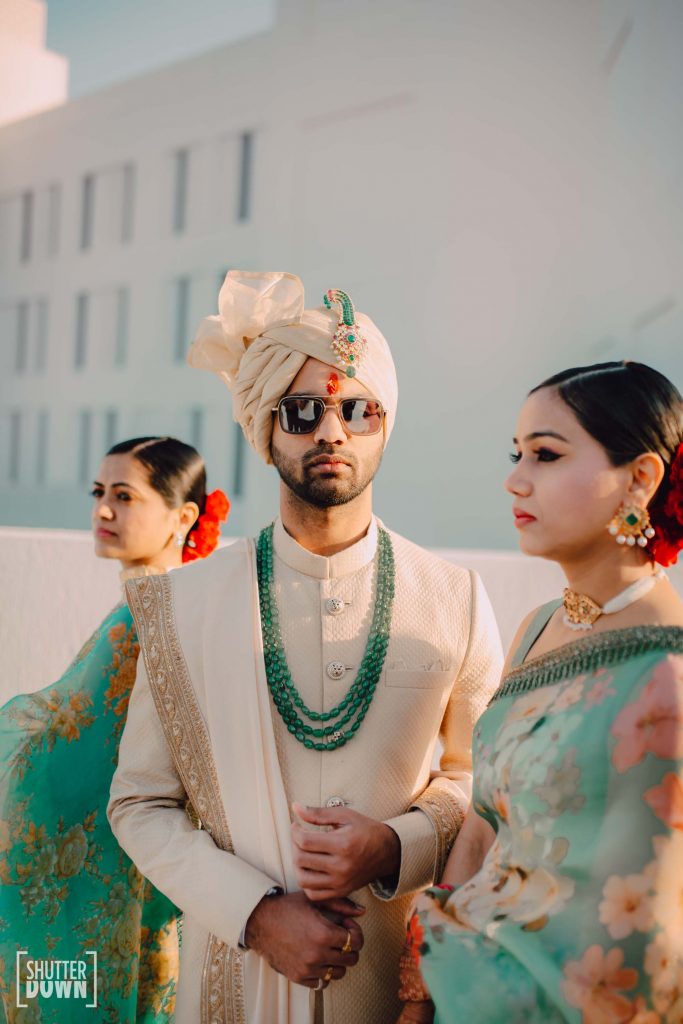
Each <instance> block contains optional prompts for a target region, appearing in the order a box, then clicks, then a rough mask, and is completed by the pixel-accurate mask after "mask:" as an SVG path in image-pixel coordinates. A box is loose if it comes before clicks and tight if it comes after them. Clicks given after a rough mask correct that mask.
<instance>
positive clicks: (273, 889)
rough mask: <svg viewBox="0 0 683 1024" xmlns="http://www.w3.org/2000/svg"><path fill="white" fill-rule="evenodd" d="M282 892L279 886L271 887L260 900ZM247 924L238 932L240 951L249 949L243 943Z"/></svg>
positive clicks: (280, 894)
mask: <svg viewBox="0 0 683 1024" xmlns="http://www.w3.org/2000/svg"><path fill="white" fill-rule="evenodd" d="M284 891H285V890H284V889H283V888H282V886H281V885H271V887H270V889H268V890H267V892H264V894H263V896H262V897H261V899H265V898H266V897H267V896H282V895H283V893H284ZM259 902H260V901H259ZM247 924H248V921H247ZM247 924H245V925H244V928H243V929H242V931H241V932H240V937H239V947H240V949H249V946H247V944H246V942H245V941H244V940H245V938H246V934H247Z"/></svg>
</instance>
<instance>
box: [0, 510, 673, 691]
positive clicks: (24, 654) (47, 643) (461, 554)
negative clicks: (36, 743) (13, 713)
mask: <svg viewBox="0 0 683 1024" xmlns="http://www.w3.org/2000/svg"><path fill="white" fill-rule="evenodd" d="M439 554H440V555H442V556H443V557H445V558H448V559H449V560H450V561H453V562H455V563H457V564H458V565H462V566H465V567H467V568H472V569H476V570H477V572H479V573H481V576H482V578H483V580H484V584H485V586H486V588H487V590H488V593H489V596H490V598H491V601H492V604H493V607H494V610H495V613H496V617H497V619H498V624H499V627H500V631H501V636H502V639H503V644H504V646H505V647H506V648H507V646H508V645H509V643H510V641H511V639H512V637H513V635H514V632H515V630H516V629H517V626H518V625H519V622H520V620H521V619H522V617H523V616H524V615H525V614H526V613H527V612H528V611H530V610H531V609H532V608H533V607H535V606H537V605H539V604H542V603H543V602H544V601H549V600H551V599H552V598H554V597H556V596H558V595H559V594H560V593H561V589H562V574H561V572H560V570H559V569H558V567H557V566H556V565H555V564H554V563H551V562H543V561H541V560H539V559H531V558H526V557H524V556H523V555H520V554H517V553H516V552H512V551H470V550H452V549H451V550H441V551H439ZM118 569H119V565H118V562H108V561H105V560H103V559H97V558H95V557H94V555H93V552H92V540H91V537H90V534H89V533H87V532H86V531H79V530H31V529H8V528H4V529H0V573H1V577H2V584H3V585H2V588H0V651H1V652H2V668H1V670H0V704H2V703H4V702H5V701H6V700H9V698H10V697H12V696H14V695H15V694H17V693H26V692H30V691H33V690H38V689H42V688H43V687H44V686H47V685H49V684H50V683H51V682H54V681H55V680H56V679H58V678H59V676H60V675H61V674H62V673H63V671H64V669H65V668H66V667H67V665H68V664H69V662H70V661H71V659H72V658H73V657H74V655H75V654H76V653H77V651H78V649H79V648H80V646H81V644H83V643H84V642H85V640H87V638H88V636H89V635H90V634H91V632H92V631H93V630H94V629H95V627H96V626H97V625H98V624H99V623H100V622H101V621H102V619H103V618H104V617H105V615H106V614H107V613H108V612H109V611H110V609H111V608H112V607H113V606H114V605H115V604H116V602H117V601H118V600H119V599H120V596H121V591H120V586H119V579H118ZM670 575H671V578H672V580H673V581H674V582H675V584H676V586H677V587H678V589H679V591H680V592H681V594H682V595H683V566H681V567H676V568H674V569H672V570H670Z"/></svg>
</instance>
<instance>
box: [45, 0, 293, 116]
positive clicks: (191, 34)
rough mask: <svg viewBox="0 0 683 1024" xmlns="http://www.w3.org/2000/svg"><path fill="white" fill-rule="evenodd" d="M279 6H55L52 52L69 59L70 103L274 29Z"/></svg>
mask: <svg viewBox="0 0 683 1024" xmlns="http://www.w3.org/2000/svg"><path fill="white" fill-rule="evenodd" d="M275 6H276V0H48V3H47V13H48V22H47V45H48V48H49V49H51V50H55V51H56V52H57V53H61V54H63V55H64V56H65V57H68V58H69V62H70V73H69V79H70V82H69V96H70V97H72V98H73V97H76V96H83V95H84V94H86V93H89V92H95V91H96V90H97V89H102V88H104V87H105V86H107V85H111V84H112V83H114V82H118V81H121V80H123V79H126V78H130V77H132V76H134V75H140V74H145V73H146V72H148V71H152V70H155V69H156V68H159V67H163V66H164V65H165V64H173V63H175V62H176V61H178V60H183V59H185V58H188V57H193V56H195V55H196V54H198V53H203V52H204V51H205V50H210V49H213V48H215V47H217V46H221V45H223V44H224V43H229V42H234V41H236V40H238V39H243V38H244V37H245V36H249V35H252V34H254V33H256V32H261V31H263V30H265V29H268V28H269V27H270V26H271V25H272V23H273V19H274V11H275Z"/></svg>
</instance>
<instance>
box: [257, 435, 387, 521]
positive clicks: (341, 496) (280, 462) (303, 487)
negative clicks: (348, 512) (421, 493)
mask: <svg viewBox="0 0 683 1024" xmlns="http://www.w3.org/2000/svg"><path fill="white" fill-rule="evenodd" d="M321 455H330V456H333V457H339V458H343V459H344V461H345V462H347V463H348V465H349V467H350V470H351V471H350V472H347V471H342V472H344V476H343V477H340V476H338V475H337V474H334V476H332V474H328V475H325V474H323V473H316V474H315V475H312V473H311V470H312V468H313V467H312V462H313V460H314V459H316V458H319V457H320V456H321ZM382 455H383V450H382V449H381V448H380V450H379V451H378V453H377V456H376V458H374V459H373V460H372V462H369V463H367V464H365V465H363V466H361V465H359V463H358V459H357V458H356V457H355V456H354V455H351V454H350V453H347V452H344V455H343V456H341V455H340V453H339V452H338V451H337V449H336V448H335V446H334V445H319V446H318V447H317V448H313V449H311V451H308V452H306V454H305V455H304V456H303V458H301V459H292V458H290V457H289V456H287V455H285V454H284V452H282V451H280V450H279V449H278V448H277V447H276V446H275V445H274V444H273V445H272V447H271V456H272V459H273V465H274V466H275V468H276V469H277V471H278V473H279V474H280V479H281V480H282V482H283V483H284V484H285V486H286V487H288V488H289V489H290V491H292V493H293V494H296V496H297V498H300V499H301V500H302V501H305V502H306V504H307V505H312V506H313V508H332V507H333V506H335V505H347V504H348V503H349V502H350V501H353V500H354V498H357V497H358V496H359V495H360V494H362V493H363V491H364V490H365V489H366V487H368V485H369V484H370V483H372V481H373V479H374V477H375V474H376V473H377V470H378V469H379V467H380V463H381V461H382Z"/></svg>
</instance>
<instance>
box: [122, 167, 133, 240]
mask: <svg viewBox="0 0 683 1024" xmlns="http://www.w3.org/2000/svg"><path fill="white" fill-rule="evenodd" d="M134 218H135V167H134V166H133V164H125V165H124V168H123V184H122V200H121V241H122V242H130V241H131V240H132V238H133V223H134Z"/></svg>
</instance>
